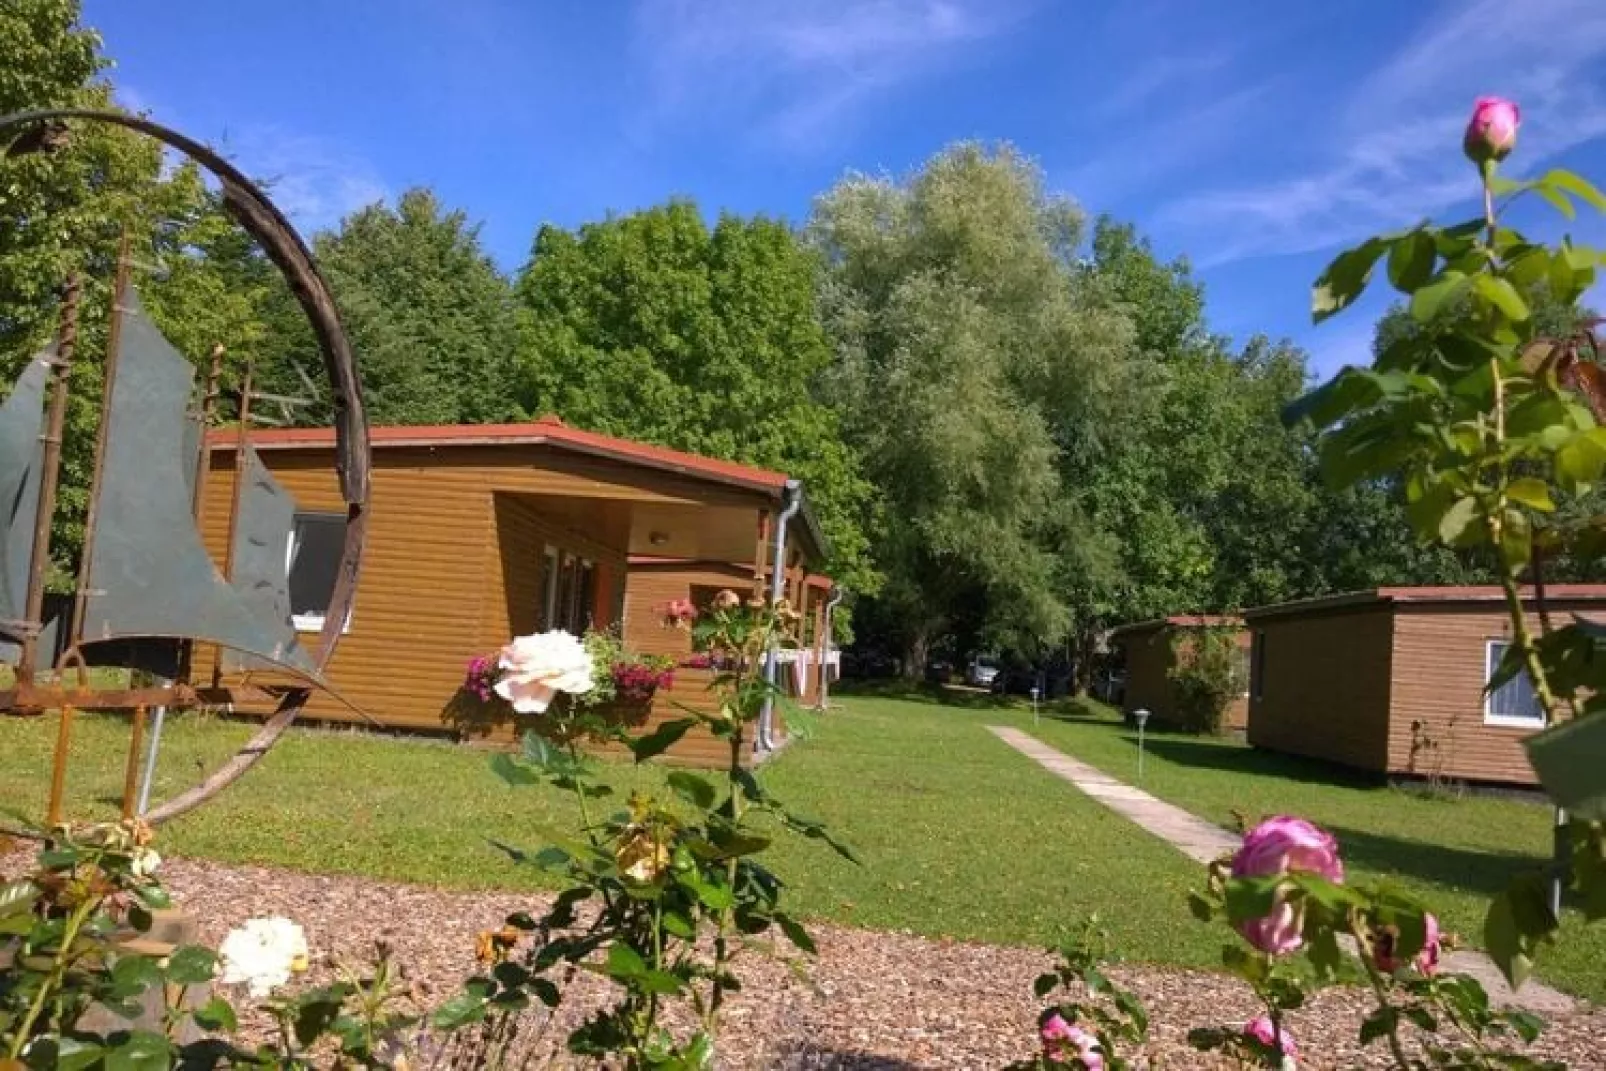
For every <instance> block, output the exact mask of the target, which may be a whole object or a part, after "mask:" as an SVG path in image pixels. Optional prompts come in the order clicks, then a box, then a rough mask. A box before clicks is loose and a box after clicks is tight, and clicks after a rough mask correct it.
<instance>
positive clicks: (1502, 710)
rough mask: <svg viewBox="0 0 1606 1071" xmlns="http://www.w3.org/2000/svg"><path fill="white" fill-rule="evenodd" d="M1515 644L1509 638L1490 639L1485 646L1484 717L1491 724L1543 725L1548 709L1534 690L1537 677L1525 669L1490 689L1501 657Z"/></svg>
mask: <svg viewBox="0 0 1606 1071" xmlns="http://www.w3.org/2000/svg"><path fill="white" fill-rule="evenodd" d="M1510 646H1511V644H1509V643H1507V642H1506V641H1505V640H1490V641H1489V642H1488V643H1487V644H1486V645H1485V651H1484V663H1483V683H1484V685H1485V689H1486V690H1485V692H1484V699H1483V720H1484V721H1485V722H1487V723H1489V724H1490V725H1513V726H1522V727H1526V726H1541V725H1544V723H1545V710H1544V708H1543V707H1542V706H1540V705H1539V694H1538V693H1537V692H1535V691H1534V685H1533V678H1531V677H1529V676H1528V671H1527V670H1523V671H1522V672H1520V673H1518V674H1517V675H1516V676H1515V677H1513V678H1511V679H1510V680H1509V681H1506V683H1504V684H1502V685H1501V686H1500V687H1498V688H1495V689H1493V690H1492V691H1491V690H1487V686H1488V684H1489V682H1490V681H1492V680H1493V679H1494V674H1495V670H1497V669H1499V668H1500V660H1501V659H1503V658H1505V656H1506V650H1507V649H1508V648H1509V647H1510Z"/></svg>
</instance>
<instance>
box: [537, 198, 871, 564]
mask: <svg viewBox="0 0 1606 1071" xmlns="http://www.w3.org/2000/svg"><path fill="white" fill-rule="evenodd" d="M817 272H818V265H817V263H816V262H815V260H814V258H813V257H812V256H811V255H810V254H809V253H808V251H807V250H805V249H804V248H803V247H802V246H801V245H800V244H799V243H798V241H797V238H796V236H795V235H794V234H793V233H792V231H791V230H790V228H788V227H787V226H786V225H785V224H784V223H781V222H778V221H775V220H768V219H763V218H754V219H743V218H739V217H736V216H732V215H724V216H721V217H720V219H719V220H718V222H717V223H716V224H715V225H714V226H713V228H712V229H710V228H709V227H708V225H707V224H706V223H705V222H704V220H703V217H702V215H701V213H699V212H698V210H697V208H696V206H695V205H693V204H691V203H690V202H687V201H672V202H670V203H668V204H665V205H660V206H657V207H654V208H650V209H647V210H645V211H641V212H637V213H633V214H631V215H627V216H620V217H616V218H610V219H607V220H605V221H602V222H600V223H592V224H587V225H586V226H583V227H581V228H579V229H578V230H577V231H567V230H564V229H562V228H559V227H552V226H547V227H543V228H542V229H541V231H540V233H539V234H538V235H537V236H536V239H535V244H534V248H533V251H532V253H531V257H530V262H529V264H528V265H527V266H526V268H525V269H524V271H523V273H522V274H521V276H520V278H519V280H518V283H517V296H518V302H519V305H520V309H521V313H522V315H523V318H524V319H523V328H524V331H523V339H524V341H523V345H522V346H521V351H520V362H521V363H520V377H519V381H520V401H521V404H522V405H523V406H524V407H525V409H526V410H527V411H529V412H530V413H531V414H532V415H534V414H538V413H545V412H553V413H556V414H558V415H559V416H561V417H562V418H563V419H564V420H566V421H568V422H569V423H571V424H575V425H578V426H580V427H585V428H590V429H592V430H595V431H601V432H605V433H607V434H611V435H624V436H629V437H631V438H636V439H642V440H645V441H647V442H653V443H658V444H660V445H664V446H670V447H674V448H677V449H681V450H690V451H693V452H696V453H700V454H706V455H708V456H711V457H718V458H726V459H730V460H735V461H742V462H746V463H748V464H754V465H762V466H766V467H769V468H774V469H778V470H780V471H784V472H786V473H788V474H789V475H792V476H795V477H797V478H798V479H800V480H802V481H803V482H804V484H805V486H806V488H807V490H808V494H809V496H810V498H811V500H812V501H813V503H814V506H815V508H816V510H817V512H818V514H819V517H820V523H821V525H822V527H823V528H824V529H825V532H826V535H827V536H828V537H829V538H830V540H831V542H832V544H833V548H834V553H835V558H834V560H833V561H832V563H831V568H832V572H833V575H834V576H835V577H836V579H837V580H838V581H839V582H841V583H843V584H845V585H846V586H848V587H849V588H852V589H854V590H856V591H859V592H861V593H862V592H865V591H868V590H874V588H875V587H876V585H877V582H878V578H877V576H876V573H875V571H874V570H873V569H872V568H871V566H870V562H869V560H868V557H867V548H868V543H869V541H868V536H867V532H868V531H869V530H870V526H871V525H872V524H873V520H874V513H873V502H872V498H871V490H870V487H869V485H868V484H867V483H866V482H865V480H864V478H863V476H862V475H861V474H860V470H859V459H858V456H857V455H856V454H855V452H854V451H853V450H852V449H850V448H849V447H848V445H847V444H846V443H845V442H844V441H843V438H842V433H841V430H840V428H839V425H838V420H837V416H836V414H835V413H834V412H833V411H832V410H831V409H829V408H827V407H826V406H825V405H823V404H821V403H820V402H819V401H817V400H816V399H815V397H814V394H813V389H814V386H815V383H816V380H817V379H818V378H819V376H820V375H821V374H822V372H824V370H825V369H826V367H827V365H828V364H829V362H830V360H831V349H830V346H829V344H828V342H827V339H826V336H825V334H824V333H823V331H822V330H821V327H820V322H819V319H818V317H817V316H816V313H815V284H816V278H817Z"/></svg>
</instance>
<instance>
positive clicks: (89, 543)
mask: <svg viewBox="0 0 1606 1071" xmlns="http://www.w3.org/2000/svg"><path fill="white" fill-rule="evenodd" d="M128 242H129V239H128V228H127V227H124V228H123V236H122V238H121V239H119V241H118V245H117V275H116V281H115V282H113V284H112V318H111V326H110V327H109V328H108V329H107V332H106V362H105V371H104V376H103V378H102V382H101V396H100V427H98V428H96V429H95V466H94V470H93V472H92V473H91V475H90V478H89V508H88V509H87V510H86V511H85V513H84V549H83V558H82V560H81V561H79V563H78V593H77V596H76V598H75V599H74V600H73V621H72V636H73V646H74V647H76V646H77V645H78V640H79V637H81V636H82V635H83V628H84V610H85V608H86V607H87V606H88V603H89V579H90V578H89V566H90V563H91V561H92V560H93V558H94V546H95V520H96V518H97V516H98V514H99V513H100V509H99V505H100V479H101V467H102V466H103V465H104V464H105V463H106V438H107V435H108V434H109V431H108V429H109V428H110V426H111V422H112V419H111V418H112V390H113V389H114V388H115V387H116V386H117V358H118V354H119V352H120V351H121V348H122V344H123V297H124V295H125V294H126V293H127V291H128V275H129V269H130V264H129V260H128Z"/></svg>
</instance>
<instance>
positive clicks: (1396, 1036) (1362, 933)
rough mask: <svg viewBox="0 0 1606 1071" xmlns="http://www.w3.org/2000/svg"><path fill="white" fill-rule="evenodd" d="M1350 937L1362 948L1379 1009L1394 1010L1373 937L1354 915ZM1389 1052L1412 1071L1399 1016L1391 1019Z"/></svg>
mask: <svg viewBox="0 0 1606 1071" xmlns="http://www.w3.org/2000/svg"><path fill="white" fill-rule="evenodd" d="M1349 932H1350V935H1351V936H1353V937H1354V938H1355V943H1356V944H1357V945H1358V946H1359V947H1360V952H1361V965H1362V966H1363V967H1365V968H1366V978H1367V980H1368V981H1369V982H1371V984H1372V992H1373V993H1374V994H1376V996H1377V1006H1378V1007H1379V1008H1392V1007H1393V1006H1394V1002H1393V1001H1391V1000H1389V994H1388V988H1387V987H1386V986H1385V985H1384V984H1383V975H1382V974H1381V973H1380V972H1379V971H1378V969H1377V959H1376V954H1375V949H1374V948H1373V945H1372V935H1371V934H1370V933H1369V932H1367V929H1366V927H1365V926H1362V925H1360V923H1359V922H1358V920H1357V919H1356V917H1355V915H1354V914H1351V915H1350V920H1349ZM1388 1039H1389V1052H1390V1053H1392V1054H1393V1056H1394V1062H1395V1064H1396V1065H1398V1066H1399V1067H1400V1068H1401V1069H1402V1071H1411V1061H1410V1060H1409V1059H1407V1057H1406V1055H1405V1046H1404V1045H1403V1044H1401V1042H1400V1022H1399V1016H1397V1015H1395V1016H1391V1017H1390V1018H1389V1032H1388Z"/></svg>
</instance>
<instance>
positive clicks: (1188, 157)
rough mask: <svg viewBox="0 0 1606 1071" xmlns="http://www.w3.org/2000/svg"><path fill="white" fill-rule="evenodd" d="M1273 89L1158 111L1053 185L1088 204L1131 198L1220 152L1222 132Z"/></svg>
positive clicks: (1267, 85)
mask: <svg viewBox="0 0 1606 1071" xmlns="http://www.w3.org/2000/svg"><path fill="white" fill-rule="evenodd" d="M1276 85H1277V83H1276V80H1268V81H1266V82H1262V83H1260V84H1258V85H1251V86H1245V87H1243V88H1241V89H1237V90H1232V91H1229V92H1226V93H1223V94H1220V95H1216V96H1206V97H1204V98H1203V99H1202V102H1201V103H1199V104H1198V105H1197V106H1193V107H1187V108H1182V109H1174V110H1171V111H1167V112H1162V113H1160V114H1159V115H1158V116H1157V117H1156V118H1154V119H1152V120H1151V121H1149V122H1147V123H1143V124H1141V125H1137V126H1136V127H1135V128H1133V129H1131V130H1130V131H1129V132H1126V133H1122V134H1120V135H1118V136H1116V137H1115V138H1114V139H1113V140H1111V141H1108V142H1100V143H1099V145H1098V152H1097V154H1096V156H1095V157H1094V158H1093V159H1092V160H1091V161H1089V162H1087V163H1084V164H1080V165H1077V166H1075V167H1072V168H1071V169H1069V170H1066V171H1063V172H1059V173H1057V174H1056V176H1055V177H1056V180H1058V181H1060V182H1063V183H1064V184H1065V186H1066V187H1067V188H1068V189H1069V190H1070V191H1071V192H1072V193H1074V194H1076V196H1077V198H1078V199H1080V200H1081V201H1083V202H1084V203H1086V204H1093V205H1099V204H1107V203H1108V202H1110V201H1111V200H1113V199H1115V198H1117V197H1131V196H1133V195H1134V194H1137V193H1140V192H1142V191H1143V190H1146V189H1149V188H1151V187H1153V186H1154V185H1156V184H1158V183H1161V182H1164V181H1166V180H1167V178H1168V177H1171V176H1174V175H1175V174H1176V172H1178V171H1180V170H1182V169H1183V168H1185V167H1186V166H1188V164H1190V163H1192V162H1197V161H1198V160H1200V159H1201V158H1203V157H1205V156H1206V155H1208V154H1209V153H1210V152H1211V151H1213V150H1220V149H1221V148H1222V147H1223V146H1222V140H1223V139H1222V136H1221V132H1222V131H1223V130H1234V129H1241V128H1243V127H1244V126H1245V125H1246V121H1247V120H1248V119H1249V118H1250V117H1251V116H1252V115H1253V114H1254V113H1255V112H1257V111H1258V110H1260V109H1261V108H1262V107H1263V105H1264V103H1265V101H1266V98H1267V97H1268V95H1269V94H1271V93H1272V92H1273V91H1274V90H1275V89H1276ZM1163 88H1164V86H1163V85H1160V84H1155V85H1154V87H1153V89H1152V90H1149V91H1147V92H1152V93H1158V92H1160V91H1161V90H1162V89H1163ZM1128 92H1130V85H1129V86H1128V87H1123V88H1121V89H1118V90H1117V93H1118V94H1122V95H1125V94H1126V93H1128ZM1145 95H1147V93H1146V94H1145ZM1135 103H1136V101H1135V100H1134V106H1135Z"/></svg>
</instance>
